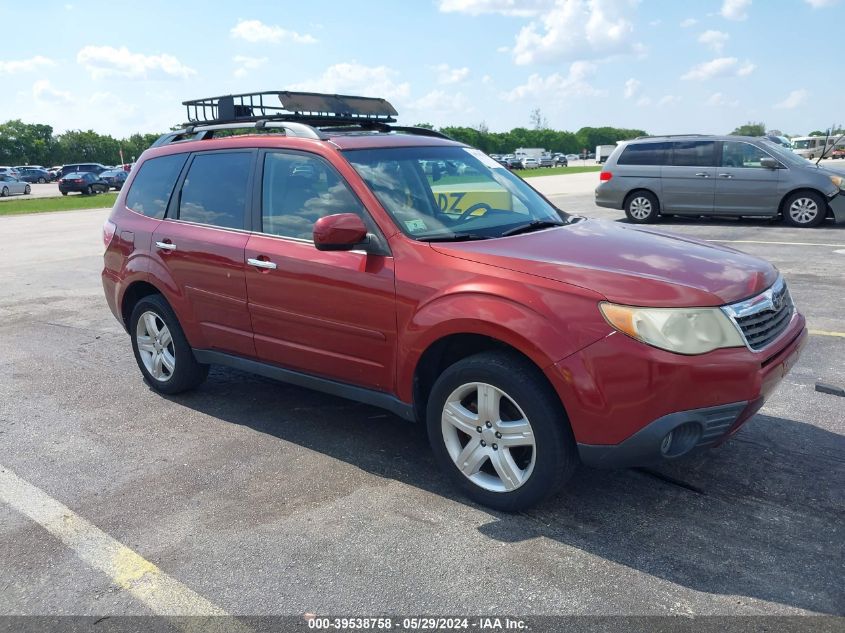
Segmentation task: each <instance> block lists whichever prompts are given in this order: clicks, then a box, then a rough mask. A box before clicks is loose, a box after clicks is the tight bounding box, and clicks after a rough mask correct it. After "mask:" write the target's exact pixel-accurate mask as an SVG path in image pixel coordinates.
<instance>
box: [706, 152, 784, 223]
mask: <svg viewBox="0 0 845 633" xmlns="http://www.w3.org/2000/svg"><path fill="white" fill-rule="evenodd" d="M763 158H773V157H772V156H770V155H769V154H767V153H766V152H764V151H763V150H762V149H760V148H759V147H757V146H756V145H752V144H751V143H746V142H744V141H724V142H723V143H722V153H721V160H720V165H719V168H718V169H717V170H716V203H715V212H716V213H724V214H726V215H776V214H777V212H778V205H779V204H780V194H779V192H778V179H779V177H780V172H781V170H780V169H767V168H765V167H763V165H762V164H761V160H762V159H763Z"/></svg>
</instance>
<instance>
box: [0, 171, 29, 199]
mask: <svg viewBox="0 0 845 633" xmlns="http://www.w3.org/2000/svg"><path fill="white" fill-rule="evenodd" d="M31 191H32V188H31V187H30V186H29V183H28V182H24V181H23V180H18V179H17V178H15V177H14V176H10V175H9V174H8V173H6V174H2V175H0V198H5V197H6V196H11V195H12V194H16V193H21V194H24V195H26V194H29V193H30V192H31Z"/></svg>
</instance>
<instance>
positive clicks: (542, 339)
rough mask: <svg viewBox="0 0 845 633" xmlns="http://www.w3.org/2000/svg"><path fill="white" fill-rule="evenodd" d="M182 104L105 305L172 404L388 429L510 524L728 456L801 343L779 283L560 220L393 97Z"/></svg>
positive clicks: (676, 243) (126, 192)
mask: <svg viewBox="0 0 845 633" xmlns="http://www.w3.org/2000/svg"><path fill="white" fill-rule="evenodd" d="M280 103H281V104H283V106H282V107H279V105H278V104H280ZM273 104H275V105H273ZM186 105H187V106H188V118H189V121H191V123H190V124H189V125H188V126H187V127H186V128H185V129H183V130H180V131H176V132H172V133H170V134H167V135H165V136H163V137H162V138H161V139H159V141H157V142H156V144H155V146H154V147H153V148H151V149H149V150H147V151H146V152H144V154H143V155H142V156H141V157H140V159H139V160H138V165H137V166H136V167H135V169H133V170H132V172H131V173H130V176H129V179H128V180H127V183H126V185H125V186H124V187H123V190H122V191H121V192H120V194H119V196H118V198H117V201H116V203H115V205H114V209H113V210H112V214H111V216H110V218H109V220H108V221H107V222H106V223H105V226H104V227H103V240H104V243H105V256H104V267H103V273H102V279H103V288H104V291H105V295H106V299H107V301H108V304H109V307H110V308H111V310H112V312H113V313H114V315H115V317H116V318H117V319H118V320H119V321H120V323H121V324H122V325H123V326H124V327H125V328H126V331H127V332H128V333H129V335H130V337H131V345H132V351H133V353H134V356H135V360H136V362H137V364H138V367H139V369H140V372H141V374H142V376H143V377H144V379H145V380H146V381H147V383H148V384H149V385H150V386H151V387H152V388H153V389H155V390H157V391H159V392H161V393H164V394H176V393H179V392H182V391H185V390H187V389H191V388H194V387H196V386H198V385H199V384H200V383H202V382H203V381H204V380H205V378H206V377H207V375H208V370H209V365H211V364H218V365H226V366H229V367H235V368H238V369H241V370H245V371H249V372H254V373H257V374H260V375H263V376H267V377H270V378H274V379H278V380H281V381H285V382H289V383H292V384H295V385H299V386H304V387H309V388H312V389H317V390H320V391H323V392H327V393H330V394H334V395H337V396H342V397H346V398H351V399H354V400H358V401H360V402H364V403H367V404H370V405H376V406H379V407H383V408H385V409H388V410H390V411H392V412H393V413H395V414H396V415H397V416H399V417H402V418H405V419H407V420H412V421H418V422H419V423H421V424H424V425H426V427H427V430H428V436H429V441H430V443H431V447H432V450H433V454H434V458H435V460H436V461H437V462H438V463H439V464H440V465H441V467H442V468H443V469H444V471H445V472H446V473H447V475H448V476H449V477H451V478H452V480H453V481H454V482H455V483H456V484H457V485H458V486H459V487H460V488H461V489H462V490H463V491H464V492H465V493H466V494H467V495H469V496H470V497H471V498H473V499H475V500H476V501H479V502H481V503H485V504H488V505H490V506H493V507H496V508H499V509H503V510H517V509H521V508H525V507H527V506H529V505H531V504H533V503H535V502H537V501H538V500H540V499H542V498H543V497H545V496H547V495H549V494H551V493H553V492H555V491H556V490H558V489H560V487H561V486H563V484H564V483H565V482H566V480H567V479H568V478H569V476H570V475H571V474H572V472H573V469H574V468H575V466H576V465H577V464H578V463H586V464H589V465H593V466H604V467H619V466H630V465H641V464H647V463H651V462H655V461H661V460H667V459H676V458H679V457H681V456H684V455H687V454H689V453H691V452H694V451H698V450H701V449H705V448H708V447H711V446H714V445H717V444H719V443H721V442H724V441H726V440H727V439H728V438H729V437H730V436H731V435H733V434H734V433H735V432H736V431H737V430H738V429H739V428H740V427H741V426H742V425H743V424H744V423H745V422H746V421H747V420H748V419H750V418H751V417H752V416H753V415H754V414H755V413H756V412H757V410H758V409H759V408H760V407H761V406H762V405H763V402H764V401H765V399H766V398H767V396H768V395H769V394H771V393H772V391H773V390H774V389H775V387H776V386H777V384H778V383H779V382H780V381H781V380H782V378H783V376H784V375H785V374H786V372H787V371H788V370H789V369H790V368H791V367H792V366H793V365H794V363H795V362H796V359H797V358H798V355H799V353H800V351H801V349H802V347H803V346H804V344H805V342H806V339H807V330H806V328H805V321H804V317H803V316H802V315H801V314H800V313H799V312H798V311H797V310H796V308H795V305H794V304H793V302H792V299H791V297H790V295H789V290H788V289H787V286H786V282H785V281H784V279H783V277H782V276H781V275H780V274H779V273H778V271H777V269H775V267H774V266H772V265H771V264H769V263H768V262H765V261H763V260H760V259H757V258H755V257H752V256H750V255H746V254H744V253H740V252H738V251H735V250H730V249H726V248H722V247H719V246H714V245H710V244H707V243H705V242H700V241H696V240H694V239H691V238H679V237H673V236H670V235H660V234H656V233H654V232H652V231H647V230H644V229H641V228H640V227H636V226H631V225H625V224H619V223H616V222H606V221H602V220H591V219H586V218H580V217H577V216H572V215H569V214H567V213H564V212H563V211H560V210H559V209H557V208H555V207H554V206H552V204H551V203H550V202H549V201H548V200H546V199H545V198H543V197H542V196H541V195H539V194H538V193H537V192H536V191H535V190H534V189H532V188H531V187H530V186H529V185H527V184H526V183H525V181H523V180H522V179H521V178H519V177H517V176H515V175H513V174H511V173H510V172H509V171H508V170H507V169H506V168H504V167H503V166H502V165H501V164H499V163H498V162H496V161H494V160H493V159H492V158H490V157H489V156H487V155H485V154H484V153H483V152H481V151H479V150H477V149H474V148H472V147H468V146H466V145H464V144H462V143H458V142H456V141H453V140H451V139H449V138H448V137H445V136H443V135H442V134H440V133H438V132H434V131H431V130H426V129H420V128H406V127H399V126H394V125H390V123H392V122H394V119H393V116H394V115H396V111H395V110H394V109H393V107H392V106H391V105H390V104H389V103H387V102H386V101H384V100H383V99H368V98H362V97H346V96H339V95H317V94H313V93H290V92H266V93H253V94H247V95H234V96H227V97H214V98H210V99H200V100H196V101H189V102H186ZM207 113H213V115H214V118H208V119H204V118H203V116H204V115H206V114H207ZM302 113H305V114H302ZM337 113H344V114H343V115H338V114H337ZM250 128H251V129H252V130H253V131H254V132H257V131H259V130H263V131H264V133H262V134H248V135H234V136H227V137H224V138H214V134H215V132H216V131H217V130H220V129H227V130H232V131H238V130H240V131H244V130H245V129H250ZM273 132H275V133H273ZM441 166H443V167H441ZM655 261H657V262H658V264H655V263H654V262H655ZM666 261H669V262H671V265H665V264H662V262H666ZM270 388H272V387H270ZM335 430H336V431H337V432H338V433H344V432H346V431H348V428H347V427H345V426H343V425H337V426H336V429H335ZM413 450H418V448H417V447H414V449H413Z"/></svg>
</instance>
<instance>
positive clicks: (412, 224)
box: [405, 220, 428, 233]
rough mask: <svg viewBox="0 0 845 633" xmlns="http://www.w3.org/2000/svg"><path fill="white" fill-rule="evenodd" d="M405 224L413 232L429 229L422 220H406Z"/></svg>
mask: <svg viewBox="0 0 845 633" xmlns="http://www.w3.org/2000/svg"><path fill="white" fill-rule="evenodd" d="M405 226H406V227H407V228H408V230H409V231H410V232H411V233H419V232H420V231H425V230H427V229H428V227H427V226H426V225H425V222H423V221H422V220H405Z"/></svg>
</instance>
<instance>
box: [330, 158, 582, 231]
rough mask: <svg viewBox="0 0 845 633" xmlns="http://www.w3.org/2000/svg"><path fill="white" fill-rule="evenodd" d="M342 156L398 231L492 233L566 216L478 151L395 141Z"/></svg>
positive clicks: (535, 225)
mask: <svg viewBox="0 0 845 633" xmlns="http://www.w3.org/2000/svg"><path fill="white" fill-rule="evenodd" d="M344 155H345V156H346V158H347V159H348V160H349V162H350V163H351V164H352V166H353V167H354V168H355V170H356V171H357V172H358V173H359V174H360V176H361V177H362V178H363V179H364V181H365V182H366V183H367V185H368V186H369V187H370V189H371V190H372V191H373V193H374V194H375V195H376V197H377V198H378V199H379V201H380V202H381V204H382V206H384V208H385V209H386V210H387V212H388V213H389V214H390V215H391V217H392V218H393V220H394V221H395V222H396V224H397V226H398V227H399V228H400V229H401V230H402V232H403V233H405V234H406V235H408V236H410V237H412V238H414V239H417V240H423V241H436V240H438V239H441V240H447V239H448V240H452V239H454V240H461V239H489V238H494V237H503V236H504V235H511V234H515V233H517V232H524V231H526V230H539V229H542V228H548V227H550V226H555V225H561V224H565V223H566V221H567V220H566V218H567V216H566V215H565V214H563V213H562V212H561V211H558V210H557V209H556V208H555V207H553V206H552V205H551V204H549V203H548V202H547V201H546V200H545V199H544V198H543V197H542V196H540V195H539V194H538V193H537V192H536V191H534V190H533V189H532V188H531V187H529V186H528V185H527V184H526V183H525V182H524V181H523V180H522V179H520V178H518V177H516V176H514V175H513V174H511V173H510V172H509V171H508V170H507V169H506V168H504V167H503V166H502V165H500V164H499V163H497V162H496V161H494V160H493V159H492V158H490V157H489V156H487V155H486V154H484V153H483V152H481V151H480V150H477V149H471V148H467V147H400V148H380V149H365V150H347V151H345V152H344Z"/></svg>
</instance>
